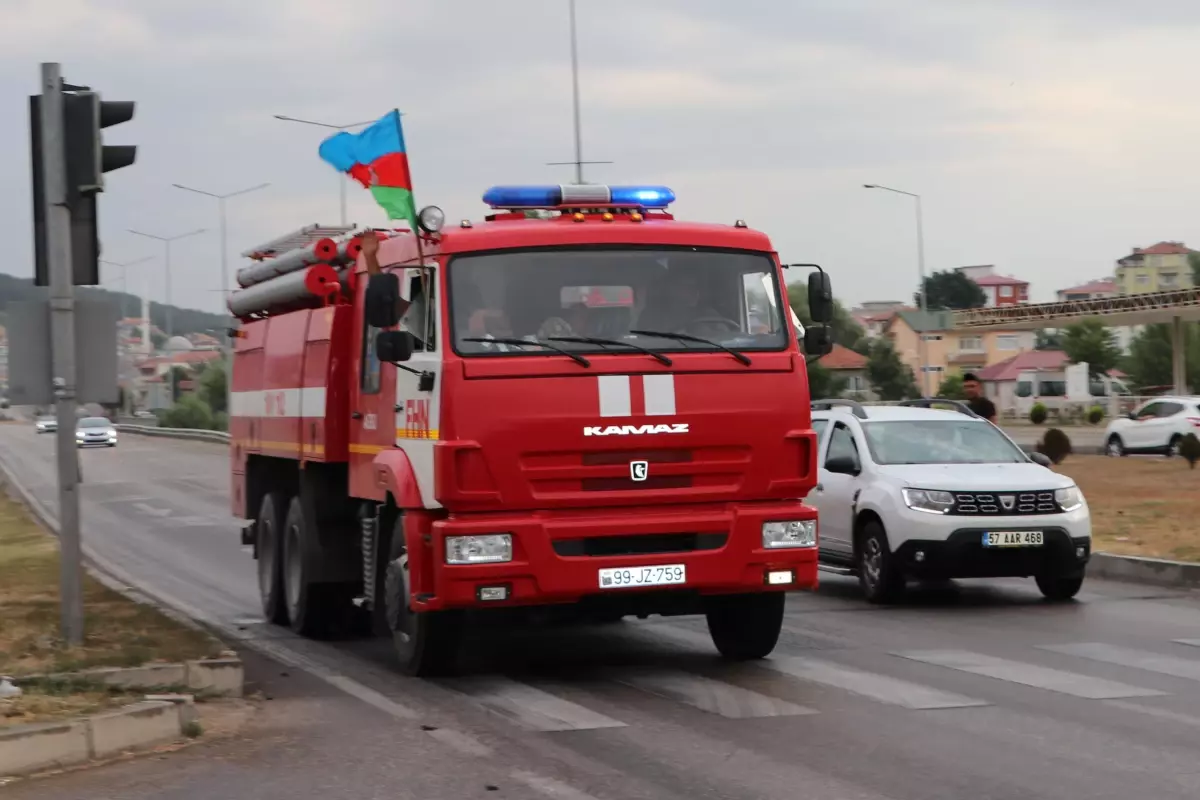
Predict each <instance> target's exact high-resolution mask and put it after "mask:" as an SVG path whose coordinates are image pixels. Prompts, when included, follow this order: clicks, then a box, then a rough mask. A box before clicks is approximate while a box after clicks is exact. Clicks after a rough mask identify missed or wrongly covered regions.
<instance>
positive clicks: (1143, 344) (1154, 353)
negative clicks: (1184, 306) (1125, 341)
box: [1121, 322, 1200, 386]
mask: <svg viewBox="0 0 1200 800" xmlns="http://www.w3.org/2000/svg"><path fill="white" fill-rule="evenodd" d="M1183 343H1184V358H1185V361H1184V371H1185V374H1186V376H1187V383H1188V384H1189V385H1191V386H1200V331H1198V330H1197V328H1196V326H1195V325H1194V324H1187V325H1185V326H1184V331H1183ZM1121 369H1122V370H1123V371H1124V372H1125V373H1126V374H1127V375H1129V377H1130V378H1131V379H1132V381H1133V384H1134V386H1168V385H1170V384H1171V382H1172V381H1173V377H1172V372H1171V326H1170V325H1169V324H1167V323H1164V322H1160V323H1156V324H1154V325H1147V326H1146V327H1145V328H1144V329H1143V330H1142V332H1141V333H1139V334H1138V335H1137V336H1135V337H1133V341H1132V342H1130V343H1129V355H1128V356H1127V357H1126V358H1124V359H1123V360H1122V361H1121Z"/></svg>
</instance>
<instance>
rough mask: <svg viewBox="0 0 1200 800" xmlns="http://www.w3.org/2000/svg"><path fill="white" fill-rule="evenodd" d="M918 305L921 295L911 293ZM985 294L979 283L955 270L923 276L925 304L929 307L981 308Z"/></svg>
mask: <svg viewBox="0 0 1200 800" xmlns="http://www.w3.org/2000/svg"><path fill="white" fill-rule="evenodd" d="M913 302H915V303H916V304H917V306H918V307H919V306H920V305H921V295H920V293H919V292H918V293H917V294H915V295H913ZM985 303H987V295H986V294H984V293H983V289H981V288H979V284H977V283H975V281H973V280H971V279H970V278H968V277H967V276H966V275H964V274H963V273H961V272H959V271H957V270H945V271H944V272H935V273H933V274H932V275H928V276H926V278H925V305H926V307H927V308H930V309H962V308H982V307H983V305H984V304H985Z"/></svg>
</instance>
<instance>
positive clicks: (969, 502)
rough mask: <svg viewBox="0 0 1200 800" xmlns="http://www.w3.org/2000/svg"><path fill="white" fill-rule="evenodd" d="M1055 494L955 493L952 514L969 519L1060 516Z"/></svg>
mask: <svg viewBox="0 0 1200 800" xmlns="http://www.w3.org/2000/svg"><path fill="white" fill-rule="evenodd" d="M1061 511H1062V509H1061V508H1059V507H1058V503H1056V502H1055V501H1054V492H976V493H974V494H965V493H955V495H954V508H953V509H951V511H950V513H951V514H957V515H960V516H967V517H976V516H978V517H1023V516H1034V515H1037V514H1058V513H1061Z"/></svg>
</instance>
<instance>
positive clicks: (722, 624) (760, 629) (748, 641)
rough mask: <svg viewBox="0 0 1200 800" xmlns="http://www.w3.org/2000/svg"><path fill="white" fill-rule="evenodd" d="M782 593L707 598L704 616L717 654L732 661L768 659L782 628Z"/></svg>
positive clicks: (783, 601) (783, 598) (783, 599)
mask: <svg viewBox="0 0 1200 800" xmlns="http://www.w3.org/2000/svg"><path fill="white" fill-rule="evenodd" d="M785 601H786V598H785V597H784V594H783V592H762V593H759V594H727V595H716V596H713V597H706V598H705V601H704V605H705V611H704V615H705V617H706V618H707V619H708V633H709V635H710V636H712V641H713V644H714V645H716V647H717V651H718V652H719V653H720V654H721V655H722V656H724V657H725V658H728V659H730V660H732V661H753V660H756V659H760V658H766V657H767V656H768V655H770V654H771V651H772V650H774V649H775V645H776V644H778V642H779V632H780V631H781V630H782V629H783V606H784V603H785Z"/></svg>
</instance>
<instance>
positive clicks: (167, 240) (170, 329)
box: [128, 228, 205, 342]
mask: <svg viewBox="0 0 1200 800" xmlns="http://www.w3.org/2000/svg"><path fill="white" fill-rule="evenodd" d="M128 230H129V232H130V233H132V234H135V235H137V236H145V237H146V238H147V239H154V240H155V241H158V242H162V243H163V246H164V248H165V256H166V257H165V259H164V261H163V263H164V265H165V267H166V269H165V272H166V275H167V285H166V294H167V302H166V306H167V308H166V311H167V341H168V342H169V341H170V340H171V337H172V336H173V335H174V334H175V327H174V325H173V324H172V319H171V317H172V314H171V242H175V241H178V240H180V239H186V238H187V237H189V236H196V235H197V234H201V233H204V231H205V229H204V228H197V229H196V230H194V231H188V232H187V233H181V234H178V235H176V236H156V235H154V234H153V233H142V232H141V231H135V230H134V229H133V228H129V229H128Z"/></svg>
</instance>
